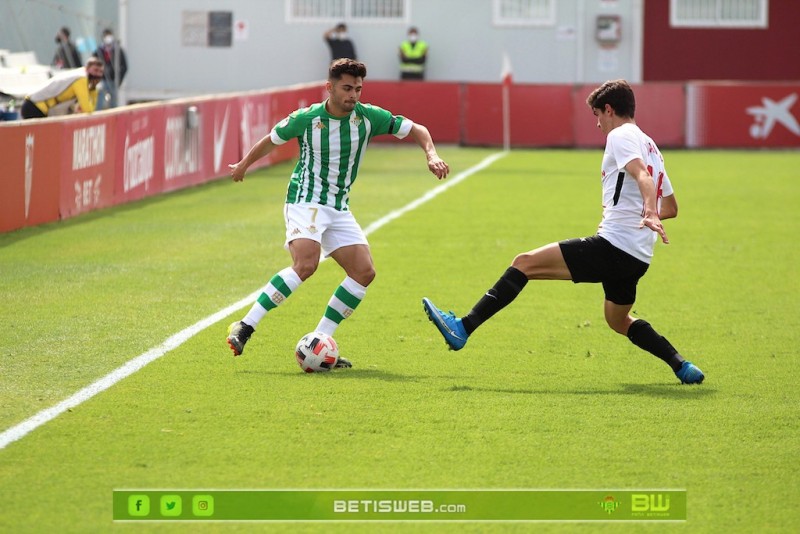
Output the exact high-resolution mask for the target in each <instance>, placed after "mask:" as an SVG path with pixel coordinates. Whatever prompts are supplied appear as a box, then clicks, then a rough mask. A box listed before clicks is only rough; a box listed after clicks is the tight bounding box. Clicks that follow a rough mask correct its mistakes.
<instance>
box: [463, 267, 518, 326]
mask: <svg viewBox="0 0 800 534" xmlns="http://www.w3.org/2000/svg"><path fill="white" fill-rule="evenodd" d="M527 283H528V277H527V276H525V275H524V274H522V271H520V270H519V269H517V268H516V267H509V268H508V269H506V272H504V273H503V276H501V277H500V280H498V281H497V283H496V284H495V285H494V287H493V288H492V289H490V290H489V291H487V292H486V294H485V295H484V296H483V297H481V299H480V300H479V301H478V303H477V304H475V307H473V308H472V311H470V312H469V313H468V314H467V315H466V316H465V317H462V318H461V324H463V325H464V329H465V330H466V331H467V334H471V333H472V332H474V331H475V329H476V328H478V327H479V326H480V325H482V324H483V323H484V322H485V321H487V320H488V319H489V318H490V317H491V316H492V315H494V314H495V313H497V312H499V311H500V310H502V309H503V308H505V307H506V306H508V305H509V304H511V301H512V300H514V299H515V298H517V295H519V293H520V291H522V289H523V288H524V287H525V284H527Z"/></svg>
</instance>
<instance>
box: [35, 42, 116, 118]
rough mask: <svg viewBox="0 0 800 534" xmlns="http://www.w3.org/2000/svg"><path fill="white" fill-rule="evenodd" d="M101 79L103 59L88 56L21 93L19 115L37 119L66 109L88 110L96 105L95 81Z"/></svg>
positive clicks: (73, 111)
mask: <svg viewBox="0 0 800 534" xmlns="http://www.w3.org/2000/svg"><path fill="white" fill-rule="evenodd" d="M102 79H103V62H102V61H100V60H99V59H98V58H96V57H94V56H92V57H90V58H89V60H88V61H87V62H86V66H85V67H84V68H80V69H70V70H67V71H64V72H61V73H59V74H57V75H56V76H54V77H52V78H50V79H49V80H47V83H46V84H45V85H44V86H43V87H42V88H41V89H38V90H37V91H34V92H33V93H31V94H30V95H28V96H26V97H25V102H23V104H22V109H21V112H22V118H23V119H39V118H42V117H51V116H54V115H66V114H68V113H90V112H92V111H94V110H95V108H96V107H97V84H99V83H100V81H101V80H102Z"/></svg>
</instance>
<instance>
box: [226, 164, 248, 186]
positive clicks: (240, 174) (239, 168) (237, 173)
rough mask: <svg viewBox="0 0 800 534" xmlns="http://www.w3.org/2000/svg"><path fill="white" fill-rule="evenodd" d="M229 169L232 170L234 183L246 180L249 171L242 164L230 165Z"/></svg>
mask: <svg viewBox="0 0 800 534" xmlns="http://www.w3.org/2000/svg"><path fill="white" fill-rule="evenodd" d="M228 168H229V169H230V170H231V177H232V178H233V181H234V182H241V181H242V180H244V173H245V171H246V170H247V168H246V167H244V165H242V162H241V161H240V162H239V163H231V164H229V165H228Z"/></svg>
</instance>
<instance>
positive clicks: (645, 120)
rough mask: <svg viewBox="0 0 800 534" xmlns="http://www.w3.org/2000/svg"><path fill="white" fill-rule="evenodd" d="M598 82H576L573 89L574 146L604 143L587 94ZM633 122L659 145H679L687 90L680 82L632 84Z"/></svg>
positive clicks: (595, 145)
mask: <svg viewBox="0 0 800 534" xmlns="http://www.w3.org/2000/svg"><path fill="white" fill-rule="evenodd" d="M596 87H597V85H576V86H575V87H574V91H573V93H572V105H573V113H574V117H575V120H574V124H573V126H574V134H575V138H574V144H575V146H578V147H582V148H588V147H603V146H605V143H606V138H605V136H604V135H603V134H602V133H601V132H600V130H599V129H598V128H597V119H596V118H595V117H594V115H592V111H591V110H590V109H589V106H588V105H587V104H586V98H587V97H588V96H589V95H590V94H591V92H592V91H593V90H594V89H595V88H596ZM633 91H634V93H635V95H636V124H638V125H639V127H640V128H641V129H642V130H644V131H645V132H647V134H648V135H650V136H651V137H652V138H653V139H654V140H655V142H656V144H658V146H659V147H662V148H664V147H681V146H684V144H685V142H686V135H685V130H686V121H685V109H686V94H685V90H684V86H683V84H677V83H658V84H644V85H634V86H633Z"/></svg>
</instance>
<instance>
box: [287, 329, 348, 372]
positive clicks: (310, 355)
mask: <svg viewBox="0 0 800 534" xmlns="http://www.w3.org/2000/svg"><path fill="white" fill-rule="evenodd" d="M294 355H295V357H296V358H297V364H298V365H299V366H300V368H301V369H302V370H303V371H305V372H306V373H321V372H324V371H330V370H331V369H333V368H334V366H336V362H338V361H339V347H338V345H336V341H334V339H333V338H332V337H331V336H329V335H328V334H323V333H322V332H311V333H309V334H306V335H304V336H303V338H302V339H301V340H300V341H298V342H297V347H296V348H295V350H294Z"/></svg>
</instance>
